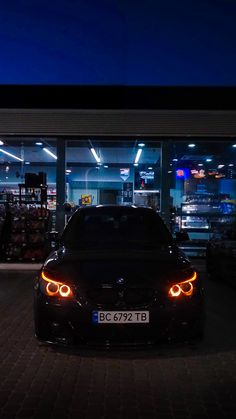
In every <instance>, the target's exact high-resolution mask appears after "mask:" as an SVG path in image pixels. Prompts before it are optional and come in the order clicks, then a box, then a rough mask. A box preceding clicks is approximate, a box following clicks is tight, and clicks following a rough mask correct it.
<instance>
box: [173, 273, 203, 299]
mask: <svg viewBox="0 0 236 419" xmlns="http://www.w3.org/2000/svg"><path fill="white" fill-rule="evenodd" d="M196 278H197V272H194V274H193V276H192V277H191V278H189V279H186V280H185V281H182V282H178V283H177V284H174V285H172V287H171V288H170V290H169V292H168V295H169V297H172V298H173V297H179V296H180V295H181V294H183V295H187V296H190V295H192V293H193V284H192V282H193V281H195V279H196Z"/></svg>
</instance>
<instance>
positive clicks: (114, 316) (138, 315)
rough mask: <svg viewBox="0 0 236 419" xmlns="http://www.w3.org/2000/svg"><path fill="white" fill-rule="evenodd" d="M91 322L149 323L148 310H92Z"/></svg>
mask: <svg viewBox="0 0 236 419" xmlns="http://www.w3.org/2000/svg"><path fill="white" fill-rule="evenodd" d="M92 319H93V323H96V324H97V323H98V324H101V323H102V324H104V323H106V324H129V323H132V324H134V323H149V311H93V317H92Z"/></svg>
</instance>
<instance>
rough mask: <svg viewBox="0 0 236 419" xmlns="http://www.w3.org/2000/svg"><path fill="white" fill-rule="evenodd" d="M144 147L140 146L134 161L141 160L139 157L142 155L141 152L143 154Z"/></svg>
mask: <svg viewBox="0 0 236 419" xmlns="http://www.w3.org/2000/svg"><path fill="white" fill-rule="evenodd" d="M142 151H143V150H142V149H141V148H139V149H138V151H137V154H136V156H135V160H134V163H138V162H139V159H140V156H141V154H142Z"/></svg>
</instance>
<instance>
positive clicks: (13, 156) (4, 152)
mask: <svg viewBox="0 0 236 419" xmlns="http://www.w3.org/2000/svg"><path fill="white" fill-rule="evenodd" d="M0 151H1V153H3V154H6V155H7V156H10V157H12V158H13V159H16V160H19V161H24V160H23V159H20V157H17V156H15V155H14V154H11V153H8V151H6V150H3V149H2V148H0Z"/></svg>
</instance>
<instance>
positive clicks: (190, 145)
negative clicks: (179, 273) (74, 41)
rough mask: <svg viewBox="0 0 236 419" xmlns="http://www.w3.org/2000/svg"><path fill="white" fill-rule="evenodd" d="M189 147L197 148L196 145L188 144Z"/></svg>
mask: <svg viewBox="0 0 236 419" xmlns="http://www.w3.org/2000/svg"><path fill="white" fill-rule="evenodd" d="M188 147H190V148H194V147H196V144H188Z"/></svg>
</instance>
